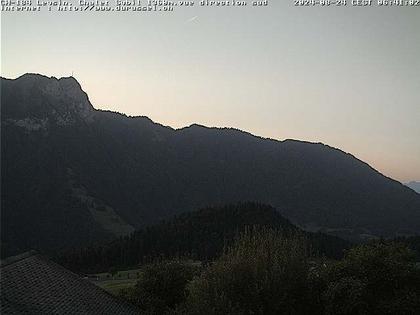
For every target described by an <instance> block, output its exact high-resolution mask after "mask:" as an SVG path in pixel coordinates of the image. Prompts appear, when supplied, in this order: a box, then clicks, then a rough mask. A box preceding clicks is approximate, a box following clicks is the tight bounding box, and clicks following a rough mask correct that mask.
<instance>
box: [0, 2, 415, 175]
mask: <svg viewBox="0 0 420 315" xmlns="http://www.w3.org/2000/svg"><path fill="white" fill-rule="evenodd" d="M293 2H294V1H286V0H283V1H276V2H275V1H270V2H269V5H268V6H267V7H257V8H255V7H252V6H251V5H248V6H247V7H230V8H226V7H224V8H220V7H200V6H199V5H198V4H199V1H196V5H195V6H194V7H192V8H177V9H175V10H174V12H164V13H163V12H153V13H144V12H143V13H139V12H132V13H127V12H125V13H121V12H108V13H103V12H102V13H101V12H83V13H80V12H77V13H76V12H72V13H69V12H62V13H58V12H36V13H20V12H19V13H18V12H14V13H13V12H12V13H10V12H2V14H1V75H2V76H3V77H7V78H16V77H18V76H20V75H22V74H24V73H27V72H32V73H41V74H44V75H48V76H55V77H63V76H70V75H71V74H72V73H73V75H74V77H75V78H76V79H77V80H78V81H79V82H80V84H81V85H82V88H83V89H84V90H85V91H86V92H87V93H88V95H89V98H90V100H91V102H92V104H93V105H94V106H95V107H96V108H100V109H109V110H113V111H118V112H122V113H125V114H128V115H136V116H137V115H142V116H148V117H150V118H151V119H152V120H154V121H156V122H159V123H161V124H164V125H168V126H171V127H174V128H180V127H184V126H188V125H191V124H192V123H198V124H202V125H206V126H217V127H225V126H226V127H235V128H239V129H242V130H246V131H249V132H251V133H253V134H256V135H259V136H263V137H269V138H274V139H278V140H283V139H299V140H306V141H313V142H322V143H325V144H328V145H331V146H334V147H337V148H340V149H342V150H343V151H346V152H350V153H352V154H353V155H355V156H356V157H357V158H359V159H361V160H363V161H366V162H367V163H369V164H370V165H371V166H373V167H374V168H376V169H377V170H379V171H380V172H381V173H383V174H384V175H386V176H389V177H392V178H395V179H397V180H399V181H402V182H406V181H411V180H420V32H419V30H420V7H378V6H372V7H353V6H351V5H347V6H346V7H334V6H332V7H322V8H321V7H295V6H294V5H293ZM249 3H251V1H249Z"/></svg>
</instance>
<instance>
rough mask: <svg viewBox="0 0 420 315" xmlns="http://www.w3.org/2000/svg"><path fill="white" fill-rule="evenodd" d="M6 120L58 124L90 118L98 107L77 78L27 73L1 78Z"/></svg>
mask: <svg viewBox="0 0 420 315" xmlns="http://www.w3.org/2000/svg"><path fill="white" fill-rule="evenodd" d="M1 86H2V90H3V91H5V93H3V94H2V103H3V104H5V106H4V107H3V108H2V114H3V115H2V116H3V118H4V119H8V120H9V121H10V120H15V121H21V120H25V121H28V120H42V121H45V120H48V121H49V122H50V123H56V124H58V125H69V124H74V123H75V122H77V121H90V120H91V119H92V118H93V115H94V111H95V109H94V108H93V106H92V104H91V103H90V101H89V98H88V96H87V94H86V93H85V92H84V91H83V90H82V88H81V86H80V84H79V82H78V81H77V80H76V79H75V78H73V77H64V78H60V79H57V78H55V77H46V76H43V75H39V74H25V75H23V76H21V77H19V78H17V79H13V80H11V79H4V78H2V80H1Z"/></svg>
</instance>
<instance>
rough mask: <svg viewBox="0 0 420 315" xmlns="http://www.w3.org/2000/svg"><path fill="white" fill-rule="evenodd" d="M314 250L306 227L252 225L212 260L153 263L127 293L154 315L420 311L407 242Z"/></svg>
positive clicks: (416, 273)
mask: <svg viewBox="0 0 420 315" xmlns="http://www.w3.org/2000/svg"><path fill="white" fill-rule="evenodd" d="M311 252H312V251H311V250H310V245H309V244H308V243H307V239H306V238H305V237H302V235H301V234H296V235H295V236H290V235H289V237H285V236H284V234H282V233H281V232H280V231H278V230H273V229H269V228H252V229H246V230H245V232H244V233H242V234H241V236H240V237H239V238H238V239H237V240H236V241H235V242H234V243H233V244H232V245H231V246H230V247H229V248H228V250H227V251H226V252H225V253H224V254H223V255H222V256H221V257H219V258H218V259H216V260H215V261H214V262H213V263H211V264H210V265H208V266H206V267H197V266H195V265H191V264H188V263H184V262H181V261H174V260H172V261H166V262H165V261H164V262H158V263H155V264H150V265H148V266H146V267H145V268H144V269H143V274H142V277H141V278H140V279H139V281H138V282H137V284H136V286H135V287H134V288H133V289H126V290H125V291H123V293H122V297H124V298H126V299H127V300H129V301H130V302H131V303H134V304H136V305H138V306H139V307H140V309H141V310H142V314H149V315H158V314H159V315H164V314H167V315H169V314H171V315H221V314H224V315H249V314H259V315H275V314H289V315H298V314H305V315H306V314H312V315H317V314H319V315H323V314H325V315H364V314H369V315H384V314H389V315H416V314H420V269H419V268H418V266H416V263H415V259H414V253H413V251H411V250H410V249H408V247H407V246H406V245H404V244H402V243H398V242H395V241H393V242H392V241H375V242H372V243H369V244H364V245H359V246H356V247H354V248H352V249H350V250H349V251H347V252H346V255H345V257H344V258H342V259H341V260H339V261H333V260H326V259H322V258H321V257H317V256H316V255H315V256H314V255H313V254H311Z"/></svg>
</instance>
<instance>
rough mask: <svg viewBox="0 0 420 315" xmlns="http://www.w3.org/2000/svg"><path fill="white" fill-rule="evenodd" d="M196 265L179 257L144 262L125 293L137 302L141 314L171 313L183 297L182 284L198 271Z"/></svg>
mask: <svg viewBox="0 0 420 315" xmlns="http://www.w3.org/2000/svg"><path fill="white" fill-rule="evenodd" d="M198 269H199V268H198V267H196V266H192V265H190V264H186V263H183V262H179V261H164V262H158V263H154V264H150V265H147V266H146V267H144V271H143V272H142V274H141V275H140V278H139V280H138V282H137V284H136V286H135V288H134V289H133V290H131V291H126V292H124V297H125V298H127V299H128V300H129V301H131V302H132V303H134V304H136V305H138V306H139V307H140V308H141V309H142V310H143V311H144V314H156V315H161V314H166V313H170V312H171V311H172V310H173V309H174V308H175V307H176V306H177V305H178V304H180V303H182V302H184V300H185V296H186V294H185V287H186V285H187V283H188V282H189V281H190V280H192V278H193V277H194V275H196V274H197V273H198Z"/></svg>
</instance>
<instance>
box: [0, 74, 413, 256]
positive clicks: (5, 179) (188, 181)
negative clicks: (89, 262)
mask: <svg viewBox="0 0 420 315" xmlns="http://www.w3.org/2000/svg"><path fill="white" fill-rule="evenodd" d="M1 92H2V93H1V104H2V107H1V114H2V116H1V131H2V133H1V140H2V141H1V146H2V148H1V150H2V155H1V171H2V177H1V185H2V194H1V206H2V220H1V227H2V229H1V233H2V250H3V255H6V254H8V253H14V252H17V251H21V250H25V249H27V248H36V249H41V250H47V251H48V250H55V249H60V248H63V247H71V246H80V245H86V244H88V243H92V242H99V241H106V240H111V239H114V238H116V237H120V236H123V235H126V234H128V233H131V232H132V231H134V230H135V229H138V228H142V227H145V226H148V225H150V224H152V223H155V222H157V221H159V220H161V219H163V218H168V217H170V216H173V215H175V214H179V213H182V212H186V211H191V210H194V209H199V208H203V207H206V206H217V205H222V204H227V203H236V202H240V201H247V200H253V201H257V202H262V203H267V204H270V205H272V206H273V207H275V208H276V209H278V211H279V212H280V213H281V214H282V215H283V216H285V217H286V218H288V219H289V220H290V221H291V222H293V223H294V224H297V225H298V226H300V227H303V228H305V229H307V230H310V231H318V230H320V231H324V232H327V233H331V234H335V235H339V236H342V237H346V238H349V239H352V238H356V239H360V238H370V237H378V236H384V237H388V236H389V237H391V236H395V235H406V234H408V235H411V234H416V233H419V232H420V195H419V194H417V193H415V192H414V191H412V190H411V189H409V188H407V187H406V186H404V185H402V184H401V183H399V182H397V181H395V180H392V179H390V178H388V177H385V176H383V175H382V174H380V173H379V172H378V171H376V170H374V169H373V168H372V167H370V166H369V165H368V164H366V163H364V162H362V161H360V160H358V159H357V158H355V157H354V156H352V155H351V154H348V153H345V152H343V151H340V150H338V149H335V148H332V147H329V146H327V145H324V144H321V143H309V142H303V141H296V140H285V141H276V140H272V139H264V138H261V137H257V136H254V135H251V134H249V133H247V132H243V131H240V130H237V129H232V128H208V127H205V126H200V125H191V126H189V127H186V128H182V129H178V130H176V129H172V128H170V127H166V126H162V125H160V124H157V123H154V122H153V121H151V120H150V119H149V118H147V117H129V116H126V115H123V114H120V113H115V112H110V111H103V110H96V109H94V108H93V106H92V105H91V103H90V101H89V98H88V96H87V95H86V93H84V92H83V90H82V88H81V86H80V85H79V83H78V82H77V81H76V80H75V79H74V78H72V77H70V78H61V79H57V78H54V77H52V78H49V77H46V76H42V75H37V74H26V75H23V76H21V77H19V78H17V79H14V80H10V79H4V78H2V79H1Z"/></svg>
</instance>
